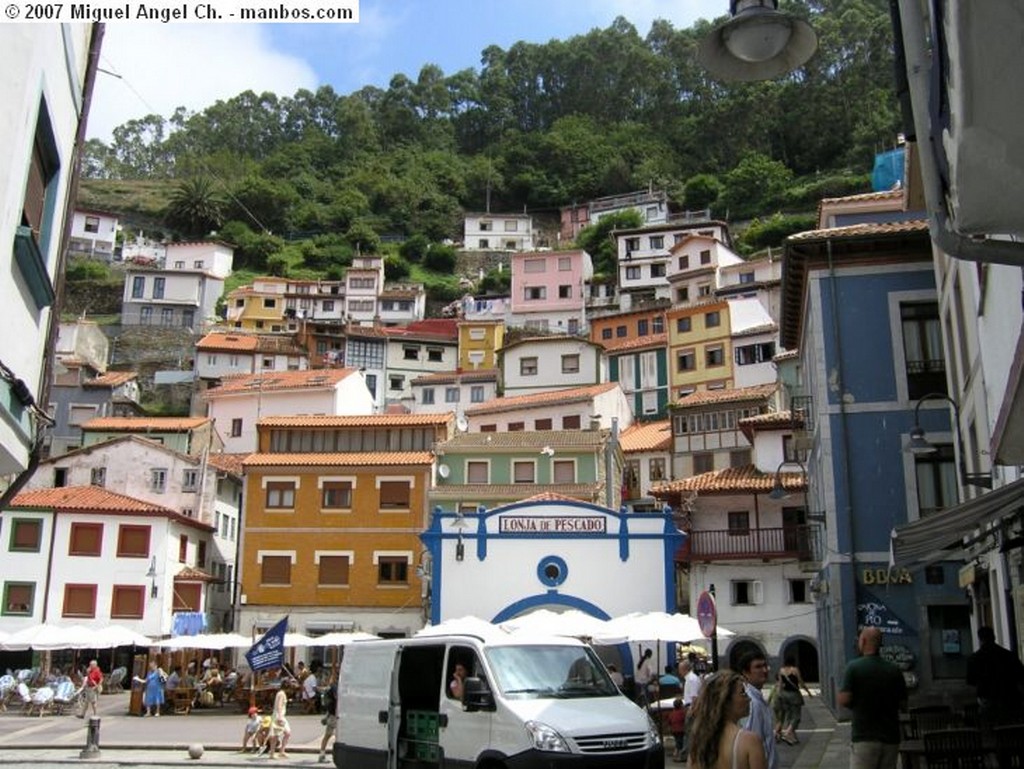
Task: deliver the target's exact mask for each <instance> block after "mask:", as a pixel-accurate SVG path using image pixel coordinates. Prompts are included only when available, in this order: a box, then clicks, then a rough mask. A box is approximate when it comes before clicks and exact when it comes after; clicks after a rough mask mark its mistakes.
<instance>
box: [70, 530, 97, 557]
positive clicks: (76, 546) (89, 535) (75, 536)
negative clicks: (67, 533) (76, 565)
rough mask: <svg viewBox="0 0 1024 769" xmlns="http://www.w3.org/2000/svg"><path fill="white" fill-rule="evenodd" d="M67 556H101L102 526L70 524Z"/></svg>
mask: <svg viewBox="0 0 1024 769" xmlns="http://www.w3.org/2000/svg"><path fill="white" fill-rule="evenodd" d="M69 539H70V541H69V543H68V555H94V556H95V555H102V549H103V524H102V523H82V522H80V521H75V522H72V524H71V537H70V538H69Z"/></svg>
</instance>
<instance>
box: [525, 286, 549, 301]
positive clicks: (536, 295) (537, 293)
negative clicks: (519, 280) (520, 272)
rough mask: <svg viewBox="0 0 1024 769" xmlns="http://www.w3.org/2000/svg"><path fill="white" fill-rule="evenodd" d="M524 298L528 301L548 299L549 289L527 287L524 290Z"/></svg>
mask: <svg viewBox="0 0 1024 769" xmlns="http://www.w3.org/2000/svg"><path fill="white" fill-rule="evenodd" d="M523 298H524V299H526V300H528V301H531V300H534V299H547V298H548V289H547V287H546V286H527V287H526V288H524V289H523Z"/></svg>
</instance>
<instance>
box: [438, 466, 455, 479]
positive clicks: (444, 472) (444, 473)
mask: <svg viewBox="0 0 1024 769" xmlns="http://www.w3.org/2000/svg"><path fill="white" fill-rule="evenodd" d="M437 474H438V475H440V476H441V477H442V478H447V477H448V476H449V475H451V474H452V469H451V468H450V467H448V465H438V466H437Z"/></svg>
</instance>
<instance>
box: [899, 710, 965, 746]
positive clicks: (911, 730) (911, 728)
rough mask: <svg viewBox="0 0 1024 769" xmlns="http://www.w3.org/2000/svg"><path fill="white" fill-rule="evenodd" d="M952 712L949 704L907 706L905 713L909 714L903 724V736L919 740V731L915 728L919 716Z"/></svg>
mask: <svg viewBox="0 0 1024 769" xmlns="http://www.w3.org/2000/svg"><path fill="white" fill-rule="evenodd" d="M952 712H953V709H952V708H951V707H950V706H949V705H918V706H917V707H913V708H909V709H908V710H907V713H909V714H910V720H909V721H908V722H907V723H906V724H905V726H906V729H905V733H904V735H903V736H904V737H905V738H906V739H908V740H919V739H921V732H920V730H919V729H918V728H917V723H918V720H919V718H920V717H921V716H930V715H936V714H944V713H952ZM947 728H948V727H947Z"/></svg>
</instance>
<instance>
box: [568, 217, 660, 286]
mask: <svg viewBox="0 0 1024 769" xmlns="http://www.w3.org/2000/svg"><path fill="white" fill-rule="evenodd" d="M643 223H644V219H643V216H641V214H640V212H639V211H636V210H634V209H629V210H628V211H618V212H616V213H614V214H608V215H606V216H602V217H601V218H600V219H598V221H597V224H591V225H589V226H587V227H584V228H583V229H582V230H581V231H580V234H579V235H577V236H576V245H577V246H579V247H580V248H582V249H583V250H584V251H586V252H587V253H588V254H590V257H591V259H593V260H594V274H595V275H600V276H604V277H605V278H608V279H610V280H611V281H612V282H613V283H615V282H617V275H618V255H617V253H616V251H615V243H614V241H613V240H612V237H611V233H612V231H613V230H628V229H632V228H634V227H640V226H642V225H643Z"/></svg>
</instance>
